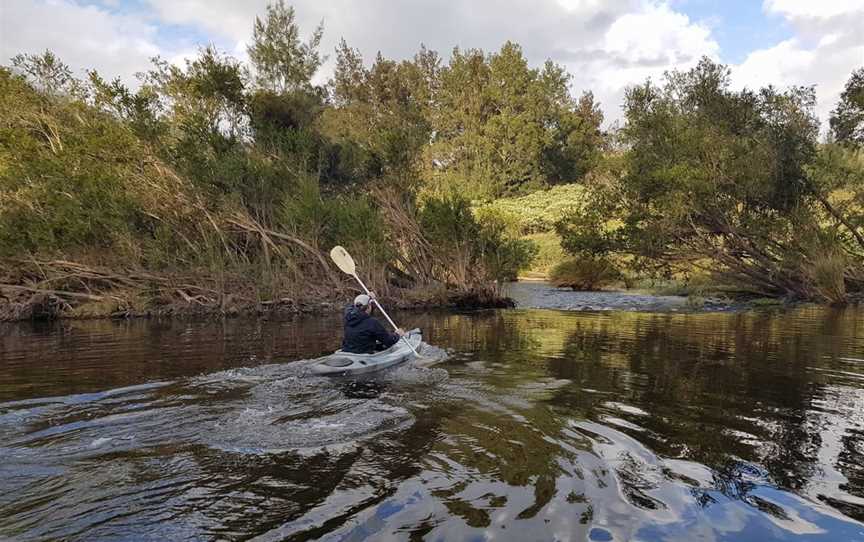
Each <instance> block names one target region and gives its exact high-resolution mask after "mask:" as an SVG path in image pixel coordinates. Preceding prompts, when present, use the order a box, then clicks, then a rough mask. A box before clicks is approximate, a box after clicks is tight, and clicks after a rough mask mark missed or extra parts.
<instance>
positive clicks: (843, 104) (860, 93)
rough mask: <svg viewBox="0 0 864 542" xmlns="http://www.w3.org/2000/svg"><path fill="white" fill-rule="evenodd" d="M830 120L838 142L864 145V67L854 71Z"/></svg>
mask: <svg viewBox="0 0 864 542" xmlns="http://www.w3.org/2000/svg"><path fill="white" fill-rule="evenodd" d="M829 122H830V124H831V132H832V133H833V134H834V138H835V139H836V140H837V141H838V142H840V143H851V144H854V145H864V67H862V68H858V69H857V70H855V71H853V72H852V75H851V76H850V77H849V81H847V82H846V88H844V89H843V92H842V93H841V94H840V102H839V103H838V104H837V107H836V108H834V110H833V111H832V112H831V118H830V121H829Z"/></svg>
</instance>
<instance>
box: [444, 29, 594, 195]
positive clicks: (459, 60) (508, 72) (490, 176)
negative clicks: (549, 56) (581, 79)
mask: <svg viewBox="0 0 864 542" xmlns="http://www.w3.org/2000/svg"><path fill="white" fill-rule="evenodd" d="M435 106H436V107H435V109H434V111H433V113H432V120H433V130H434V134H435V137H434V139H433V142H432V145H431V147H430V148H429V160H428V164H430V167H431V174H430V176H431V178H432V180H433V184H437V185H440V186H441V187H442V188H443V189H445V190H447V188H446V187H447V186H449V187H450V188H451V189H452V188H456V189H458V190H460V191H464V192H466V193H468V194H469V195H470V196H472V197H495V196H500V195H504V194H508V193H515V192H520V191H524V190H531V189H537V188H542V187H544V186H546V185H548V184H554V183H559V182H574V181H578V180H579V178H580V177H581V176H582V175H583V174H584V173H585V171H587V170H588V169H590V167H591V164H592V163H593V161H594V160H596V157H597V153H598V151H599V150H600V145H601V143H602V135H601V134H600V129H599V128H600V123H601V122H602V114H601V113H600V111H599V109H598V108H597V106H596V104H594V102H593V97H592V96H591V95H590V94H586V95H584V96H583V97H582V98H581V100H576V99H574V98H573V97H572V96H571V95H570V89H569V75H568V74H567V72H566V71H565V70H564V69H563V68H562V67H561V66H558V65H556V64H554V63H553V62H547V63H546V64H545V65H544V66H543V68H542V69H536V68H531V67H529V65H528V61H527V60H526V58H525V57H524V55H523V54H522V49H521V48H520V47H519V46H518V45H516V44H514V43H512V42H507V43H505V44H504V46H502V47H501V49H500V50H499V51H498V52H495V53H492V54H490V55H485V54H484V53H483V52H482V51H480V50H468V51H461V50H459V49H456V50H454V52H453V55H452V57H451V60H450V63H449V64H448V65H447V66H446V67H444V68H443V69H442V70H441V75H440V87H439V88H438V89H437V92H436V96H435Z"/></svg>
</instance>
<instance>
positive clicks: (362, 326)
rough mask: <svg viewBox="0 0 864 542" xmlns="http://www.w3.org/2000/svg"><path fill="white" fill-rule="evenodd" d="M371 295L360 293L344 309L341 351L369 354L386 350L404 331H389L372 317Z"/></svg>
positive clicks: (373, 295)
mask: <svg viewBox="0 0 864 542" xmlns="http://www.w3.org/2000/svg"><path fill="white" fill-rule="evenodd" d="M373 299H375V293H374V292H373V293H372V296H371V297H370V296H368V295H366V294H360V295H358V296H357V297H355V298H354V303H353V304H351V305H350V306H348V307H347V308H346V309H345V337H344V338H343V339H342V351H344V352H352V353H354V354H371V353H373V352H380V351H381V350H386V349H388V348H390V347H391V346H393V345H394V344H396V343H397V342H398V341H399V338H400V337H401V336H403V335H405V331H404V330H402V329H397V330H396V333H390V332H388V331H387V330H386V329H384V326H383V325H382V324H381V322H379V321H378V320H376V319H375V318H372V300H373Z"/></svg>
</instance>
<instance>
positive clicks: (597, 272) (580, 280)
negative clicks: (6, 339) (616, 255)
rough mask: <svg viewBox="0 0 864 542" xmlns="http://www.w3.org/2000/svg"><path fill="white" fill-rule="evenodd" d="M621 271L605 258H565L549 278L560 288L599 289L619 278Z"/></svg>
mask: <svg viewBox="0 0 864 542" xmlns="http://www.w3.org/2000/svg"><path fill="white" fill-rule="evenodd" d="M620 277H621V273H620V272H619V271H618V270H617V269H616V268H615V266H614V265H613V264H612V263H611V262H610V261H609V260H607V259H605V258H591V257H585V258H572V259H569V260H565V261H563V262H561V263H559V264H558V265H556V266H555V267H553V268H552V271H551V272H550V273H549V280H550V281H551V282H552V284H553V285H555V286H556V287H558V288H573V289H574V290H587V291H590V290H597V289H600V288H602V287H604V286H608V285H610V284H611V283H613V282H615V281H616V280H619V279H620Z"/></svg>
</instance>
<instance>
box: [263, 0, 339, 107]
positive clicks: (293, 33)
mask: <svg viewBox="0 0 864 542" xmlns="http://www.w3.org/2000/svg"><path fill="white" fill-rule="evenodd" d="M323 33H324V26H323V23H321V24H319V25H318V27H317V28H315V31H314V32H312V35H311V36H310V37H309V41H307V42H306V43H303V42H301V41H300V28H299V26H298V25H297V23H296V21H295V15H294V8H293V7H292V6H286V5H285V2H284V1H283V0H277V1H276V2H275V3H273V4H269V5H268V6H267V15H266V16H265V18H264V19H263V20H262V19H261V18H259V17H256V18H255V24H254V26H253V28H252V44H251V45H250V46H249V47H248V48H247V52H248V53H249V59H250V60H251V61H252V65H253V66H254V67H255V71H256V74H257V82H258V85H259V86H260V87H261V88H263V89H266V90H270V91H272V92H276V93H284V92H288V91H294V90H299V89H304V88H307V87H309V86H311V80H312V76H313V75H315V72H316V71H318V68H319V67H320V66H321V63H322V62H323V61H324V60H326V59H325V58H322V57H321V55H320V53H319V52H318V47H319V45H320V44H321V37H322V35H323Z"/></svg>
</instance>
